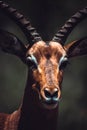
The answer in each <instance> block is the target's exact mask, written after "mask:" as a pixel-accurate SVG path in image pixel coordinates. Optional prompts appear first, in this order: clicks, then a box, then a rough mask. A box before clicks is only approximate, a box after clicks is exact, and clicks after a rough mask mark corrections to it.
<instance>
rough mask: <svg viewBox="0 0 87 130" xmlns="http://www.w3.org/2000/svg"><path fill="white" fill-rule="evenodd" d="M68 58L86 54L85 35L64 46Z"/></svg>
mask: <svg viewBox="0 0 87 130" xmlns="http://www.w3.org/2000/svg"><path fill="white" fill-rule="evenodd" d="M64 48H65V49H66V51H67V55H68V57H69V58H71V57H76V56H81V55H87V37H85V38H82V39H80V40H77V41H74V42H72V43H69V44H67V45H65V46H64Z"/></svg>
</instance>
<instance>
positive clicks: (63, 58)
mask: <svg viewBox="0 0 87 130" xmlns="http://www.w3.org/2000/svg"><path fill="white" fill-rule="evenodd" d="M63 61H64V62H65V61H68V58H67V56H66V55H64V56H62V57H61V59H60V61H59V67H60V66H61V63H62V62H63Z"/></svg>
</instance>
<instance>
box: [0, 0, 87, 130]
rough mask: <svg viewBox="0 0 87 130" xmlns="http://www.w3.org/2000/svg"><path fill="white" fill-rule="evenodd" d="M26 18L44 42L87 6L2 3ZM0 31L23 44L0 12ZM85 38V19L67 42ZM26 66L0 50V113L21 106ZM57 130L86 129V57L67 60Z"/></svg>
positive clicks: (82, 1)
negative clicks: (0, 29)
mask: <svg viewBox="0 0 87 130" xmlns="http://www.w3.org/2000/svg"><path fill="white" fill-rule="evenodd" d="M4 1H5V2H7V3H9V4H10V5H11V6H12V7H15V8H16V9H18V10H19V11H20V12H22V13H23V14H24V15H25V16H26V17H28V18H29V20H30V21H31V23H32V25H33V26H34V27H36V29H37V30H38V32H39V33H40V35H41V36H42V37H43V39H44V40H47V41H48V40H50V39H51V38H52V37H53V35H54V34H55V33H56V31H57V30H58V29H59V28H60V27H61V26H62V25H63V24H64V22H65V21H66V20H68V18H70V16H72V15H73V14H74V13H75V12H77V11H78V10H79V9H82V8H84V7H85V6H87V0H65V1H64V0H4ZM0 28H3V29H5V30H7V31H9V32H12V33H14V34H16V36H18V37H19V38H20V39H21V40H22V41H23V42H24V43H26V42H27V40H26V38H25V36H24V34H23V33H22V32H21V30H20V28H19V27H18V26H17V25H16V24H15V23H14V22H13V21H11V20H10V19H9V18H8V17H7V16H6V15H4V14H3V13H2V12H1V11H0ZM83 36H87V19H85V21H83V22H81V23H80V24H79V25H78V26H77V27H76V28H75V29H74V30H73V32H72V33H71V35H70V36H69V38H68V40H67V43H68V42H70V41H73V40H75V39H79V38H81V37H83ZM26 79H27V67H26V65H24V64H23V63H22V62H21V61H20V59H18V58H17V57H16V56H13V55H9V54H5V53H3V52H1V51H0V112H6V113H11V112H13V111H14V110H15V109H17V108H18V107H19V105H20V103H21V100H22V97H23V93H24V88H25V84H26ZM62 88H63V89H62V100H61V102H60V110H59V130H77V129H79V130H83V129H84V130H87V56H82V57H77V58H73V59H71V60H70V64H69V65H68V66H67V68H66V70H65V72H64V80H63V85H62Z"/></svg>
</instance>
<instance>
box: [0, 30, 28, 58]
mask: <svg viewBox="0 0 87 130" xmlns="http://www.w3.org/2000/svg"><path fill="white" fill-rule="evenodd" d="M0 49H1V50H3V51H4V52H7V53H10V54H14V55H16V56H18V57H19V58H21V59H22V60H23V58H24V56H25V53H26V47H25V46H24V45H23V43H22V42H21V41H20V40H19V39H18V38H17V37H16V36H15V35H14V34H12V33H9V32H7V31H4V30H0Z"/></svg>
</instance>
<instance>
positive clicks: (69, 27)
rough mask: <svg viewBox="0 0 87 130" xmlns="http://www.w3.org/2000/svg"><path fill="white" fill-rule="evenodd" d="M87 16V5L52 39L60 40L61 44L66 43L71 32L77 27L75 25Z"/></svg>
mask: <svg viewBox="0 0 87 130" xmlns="http://www.w3.org/2000/svg"><path fill="white" fill-rule="evenodd" d="M86 17H87V7H85V8H84V9H82V10H79V11H78V12H77V13H76V14H74V15H73V16H72V17H71V18H70V19H69V20H68V21H66V23H65V24H64V26H62V27H61V29H60V30H59V31H58V32H57V33H56V34H55V36H54V37H53V39H52V41H55V42H59V43H60V44H61V45H64V43H65V42H66V40H67V38H68V36H69V34H70V33H71V31H72V30H73V29H74V28H75V26H76V25H77V24H78V23H80V22H81V21H82V20H84V19H85V18H86Z"/></svg>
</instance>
